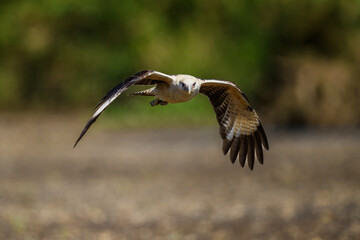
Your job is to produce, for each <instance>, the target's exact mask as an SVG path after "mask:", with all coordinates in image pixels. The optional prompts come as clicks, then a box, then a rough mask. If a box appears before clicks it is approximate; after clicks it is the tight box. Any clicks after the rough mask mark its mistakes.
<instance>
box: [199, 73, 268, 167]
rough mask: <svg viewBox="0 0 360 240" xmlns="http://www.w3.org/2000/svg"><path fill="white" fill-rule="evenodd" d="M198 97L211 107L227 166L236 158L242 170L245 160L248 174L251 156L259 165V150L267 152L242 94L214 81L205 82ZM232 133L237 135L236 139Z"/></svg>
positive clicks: (263, 134)
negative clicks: (204, 96) (206, 101)
mask: <svg viewBox="0 0 360 240" xmlns="http://www.w3.org/2000/svg"><path fill="white" fill-rule="evenodd" d="M200 93H202V94H204V95H206V96H207V97H208V98H209V100H210V102H211V104H212V105H213V108H214V111H215V114H216V118H217V121H218V123H219V125H220V135H221V138H222V139H223V146H222V150H223V153H224V155H226V154H227V153H228V152H229V150H230V160H231V162H232V163H234V162H235V161H236V159H237V158H238V159H239V162H240V165H241V166H242V167H244V165H245V162H246V159H247V162H248V166H249V168H250V169H251V170H252V169H253V167H254V162H255V161H254V159H255V154H256V158H257V159H258V161H259V162H260V163H261V164H263V162H264V160H263V151H262V147H264V148H265V149H269V146H268V142H267V138H266V134H265V131H264V129H263V127H262V125H261V123H260V120H259V117H258V116H257V114H256V112H255V110H253V108H252V106H251V105H250V103H249V100H248V99H247V97H246V96H245V94H244V93H243V92H241V90H240V89H238V88H237V87H236V85H235V84H233V83H231V82H227V81H218V80H205V82H204V83H202V85H201V88H200ZM236 132H239V133H240V134H239V136H238V135H236Z"/></svg>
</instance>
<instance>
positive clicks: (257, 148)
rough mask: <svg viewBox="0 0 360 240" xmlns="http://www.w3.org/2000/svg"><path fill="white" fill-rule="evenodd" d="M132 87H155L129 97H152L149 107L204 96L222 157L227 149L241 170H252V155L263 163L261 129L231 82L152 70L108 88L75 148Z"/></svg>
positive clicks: (264, 143) (251, 110)
mask: <svg viewBox="0 0 360 240" xmlns="http://www.w3.org/2000/svg"><path fill="white" fill-rule="evenodd" d="M132 85H155V87H152V88H150V89H147V90H143V91H140V92H136V93H133V94H131V95H135V96H155V99H154V100H153V101H151V102H150V104H151V106H156V105H159V104H160V105H167V104H168V103H181V102H186V101H189V100H190V99H192V98H194V97H195V96H196V95H197V94H198V93H201V94H203V95H205V96H207V97H208V98H209V100H210V102H211V104H212V105H213V108H214V111H215V113H216V118H217V121H218V123H219V125H220V135H221V138H222V140H223V145H222V150H223V153H224V155H226V154H227V153H228V152H229V150H230V160H231V162H232V163H234V162H235V161H236V159H237V158H238V159H239V162H240V165H241V166H242V167H244V165H245V161H246V159H247V163H248V166H249V168H250V169H251V170H252V169H253V167H254V159H255V154H254V153H256V158H257V159H258V161H259V163H260V164H263V163H264V160H263V147H264V148H265V149H266V150H269V146H268V141H267V138H266V134H265V131H264V128H263V127H262V125H261V123H260V119H259V117H258V115H257V114H256V112H255V110H254V109H253V108H252V106H251V105H250V103H249V100H248V99H247V98H246V96H245V94H244V93H243V92H242V91H241V90H240V89H239V88H238V87H237V86H236V85H235V84H234V83H232V82H229V81H221V80H203V79H199V78H196V77H193V76H190V75H183V74H179V75H167V74H164V73H161V72H157V71H152V70H145V71H142V72H139V73H136V74H134V75H132V76H130V77H129V78H127V79H126V80H125V81H123V82H121V83H120V84H118V85H117V86H115V87H114V88H113V89H111V90H110V91H109V92H108V93H107V94H106V96H105V97H104V98H103V99H101V101H100V103H99V104H98V105H97V106H96V108H95V111H94V113H93V115H92V116H91V118H90V119H89V121H88V122H87V124H86V126H85V127H84V129H83V130H82V132H81V134H80V136H79V138H78V139H77V141H76V143H75V145H74V147H76V145H77V144H78V142H79V141H80V139H81V138H82V137H83V136H84V134H85V133H86V132H87V130H88V129H89V128H90V126H91V125H92V124H93V123H94V122H95V121H96V119H97V118H98V117H99V116H100V114H101V113H102V112H103V111H104V110H105V108H106V107H107V106H109V104H110V103H112V102H113V101H114V100H115V99H116V98H117V97H118V96H120V94H122V93H123V92H124V91H125V90H127V89H128V88H129V87H131V86H132Z"/></svg>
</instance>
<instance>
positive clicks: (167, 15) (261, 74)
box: [0, 0, 360, 112]
mask: <svg viewBox="0 0 360 240" xmlns="http://www.w3.org/2000/svg"><path fill="white" fill-rule="evenodd" d="M359 13H360V4H359V1H357V0H348V1H338V0H303V1H300V0H297V1H295V0H289V1H285V0H277V1H275V0H263V1H258V0H243V1H235V0H228V1H219V0H209V1H200V0H174V1H164V0H160V1H156V2H154V1H149V0H142V1H134V0H122V1H116V0H107V1H101V0H92V1H84V0H46V1H45V0H11V1H10V0H8V1H6V0H3V1H1V2H0V109H3V110H11V109H20V110H21V109H26V108H29V107H30V108H45V109H54V108H55V109H59V108H60V109H61V108H64V109H69V108H78V107H79V106H88V105H89V104H90V105H91V106H93V105H96V103H97V100H98V99H99V98H100V97H102V95H104V94H105V93H106V91H107V90H109V89H110V88H112V87H113V86H114V85H116V84H117V83H118V82H120V81H122V80H123V79H124V78H126V77H128V76H129V75H131V74H133V73H135V72H138V71H140V70H143V69H153V70H158V71H163V72H165V73H169V74H178V73H187V74H191V75H195V76H198V77H201V78H213V79H226V80H231V81H234V82H236V83H237V84H238V85H239V86H240V88H241V89H242V90H244V91H245V92H246V93H247V95H248V96H249V98H250V99H251V100H253V101H254V102H255V103H259V102H261V103H264V102H270V104H271V103H272V102H273V101H274V98H276V94H274V91H276V90H277V88H278V87H279V86H280V85H281V80H279V79H280V78H279V77H278V71H279V70H278V68H274V64H276V62H277V60H278V58H279V57H284V56H285V57H286V56H294V55H295V56H296V55H297V54H303V53H304V52H307V53H311V54H313V55H317V56H323V57H326V58H333V59H344V60H345V61H347V62H350V63H351V64H353V65H356V64H358V63H359V62H358V61H359V59H358V57H359V56H358V55H354V49H353V47H351V46H353V45H351V44H348V43H349V41H350V40H349V39H353V38H354V36H359V34H360V29H359V26H360V18H359ZM355 45H356V44H355ZM130 99H131V100H130ZM149 100H150V99H149ZM122 101H126V103H133V104H134V105H138V104H137V101H143V99H142V100H138V99H137V100H134V98H123V99H122ZM200 102H201V104H205V101H202V100H201V101H200ZM191 108H192V109H194V108H196V107H195V105H191ZM210 110H211V109H210ZM209 112H210V111H209Z"/></svg>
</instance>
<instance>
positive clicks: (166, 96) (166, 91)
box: [155, 84, 196, 103]
mask: <svg viewBox="0 0 360 240" xmlns="http://www.w3.org/2000/svg"><path fill="white" fill-rule="evenodd" d="M155 96H156V97H158V98H160V99H161V100H163V101H166V102H168V103H180V102H186V101H189V100H190V99H192V98H194V97H195V96H196V93H190V94H189V93H188V92H185V91H182V90H181V89H179V87H178V86H176V85H165V84H158V85H157V86H156V89H155Z"/></svg>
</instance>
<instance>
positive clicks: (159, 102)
mask: <svg viewBox="0 0 360 240" xmlns="http://www.w3.org/2000/svg"><path fill="white" fill-rule="evenodd" d="M167 104H168V102H166V101H163V100H161V99H159V98H155V99H154V100H152V101H151V102H150V105H151V106H152V107H154V106H157V105H162V106H166V105H167Z"/></svg>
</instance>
